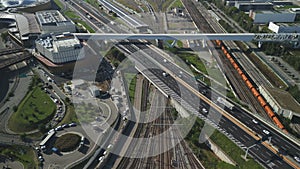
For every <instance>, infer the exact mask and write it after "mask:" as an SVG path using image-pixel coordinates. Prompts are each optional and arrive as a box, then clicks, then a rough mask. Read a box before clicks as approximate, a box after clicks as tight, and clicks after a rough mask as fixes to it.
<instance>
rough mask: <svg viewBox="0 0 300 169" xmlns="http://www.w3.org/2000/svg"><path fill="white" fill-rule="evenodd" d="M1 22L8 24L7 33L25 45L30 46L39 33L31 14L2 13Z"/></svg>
mask: <svg viewBox="0 0 300 169" xmlns="http://www.w3.org/2000/svg"><path fill="white" fill-rule="evenodd" d="M0 21H1V23H7V24H10V27H9V34H10V35H11V37H12V38H14V39H15V40H16V41H17V42H19V43H20V44H21V45H24V46H25V47H31V46H32V45H33V44H34V42H35V40H36V38H37V37H38V36H39V35H40V34H41V31H40V28H39V25H38V23H37V21H36V19H35V16H34V15H33V14H28V13H25V14H23V15H21V14H3V15H1V17H0Z"/></svg>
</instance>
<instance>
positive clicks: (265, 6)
mask: <svg viewBox="0 0 300 169" xmlns="http://www.w3.org/2000/svg"><path fill="white" fill-rule="evenodd" d="M234 6H235V7H236V8H237V9H239V10H240V11H244V12H248V11H250V10H272V9H273V3H271V2H249V1H248V2H235V4H234Z"/></svg>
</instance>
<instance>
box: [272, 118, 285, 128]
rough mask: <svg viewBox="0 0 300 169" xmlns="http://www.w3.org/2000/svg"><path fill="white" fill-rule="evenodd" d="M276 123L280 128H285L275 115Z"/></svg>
mask: <svg viewBox="0 0 300 169" xmlns="http://www.w3.org/2000/svg"><path fill="white" fill-rule="evenodd" d="M273 121H274V123H275V124H276V125H277V126H278V127H279V128H280V129H285V128H284V126H283V125H282V123H281V122H280V121H279V119H278V118H277V117H276V116H275V117H274V118H273Z"/></svg>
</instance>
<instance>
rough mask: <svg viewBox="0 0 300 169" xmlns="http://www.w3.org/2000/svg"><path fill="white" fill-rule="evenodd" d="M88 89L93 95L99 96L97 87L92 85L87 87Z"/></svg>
mask: <svg viewBox="0 0 300 169" xmlns="http://www.w3.org/2000/svg"><path fill="white" fill-rule="evenodd" d="M89 91H90V94H91V95H92V96H93V97H99V96H100V90H99V89H98V87H96V86H94V85H92V86H90V87H89Z"/></svg>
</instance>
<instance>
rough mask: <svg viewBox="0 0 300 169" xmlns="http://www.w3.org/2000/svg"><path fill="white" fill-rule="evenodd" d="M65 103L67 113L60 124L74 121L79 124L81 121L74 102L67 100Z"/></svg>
mask: <svg viewBox="0 0 300 169" xmlns="http://www.w3.org/2000/svg"><path fill="white" fill-rule="evenodd" d="M65 104H66V108H67V110H66V115H65V117H64V118H63V120H62V121H61V122H60V123H59V124H58V125H62V124H67V123H72V122H76V123H77V124H78V123H79V121H78V118H77V115H76V112H75V110H74V106H73V105H72V104H70V103H69V102H65Z"/></svg>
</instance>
